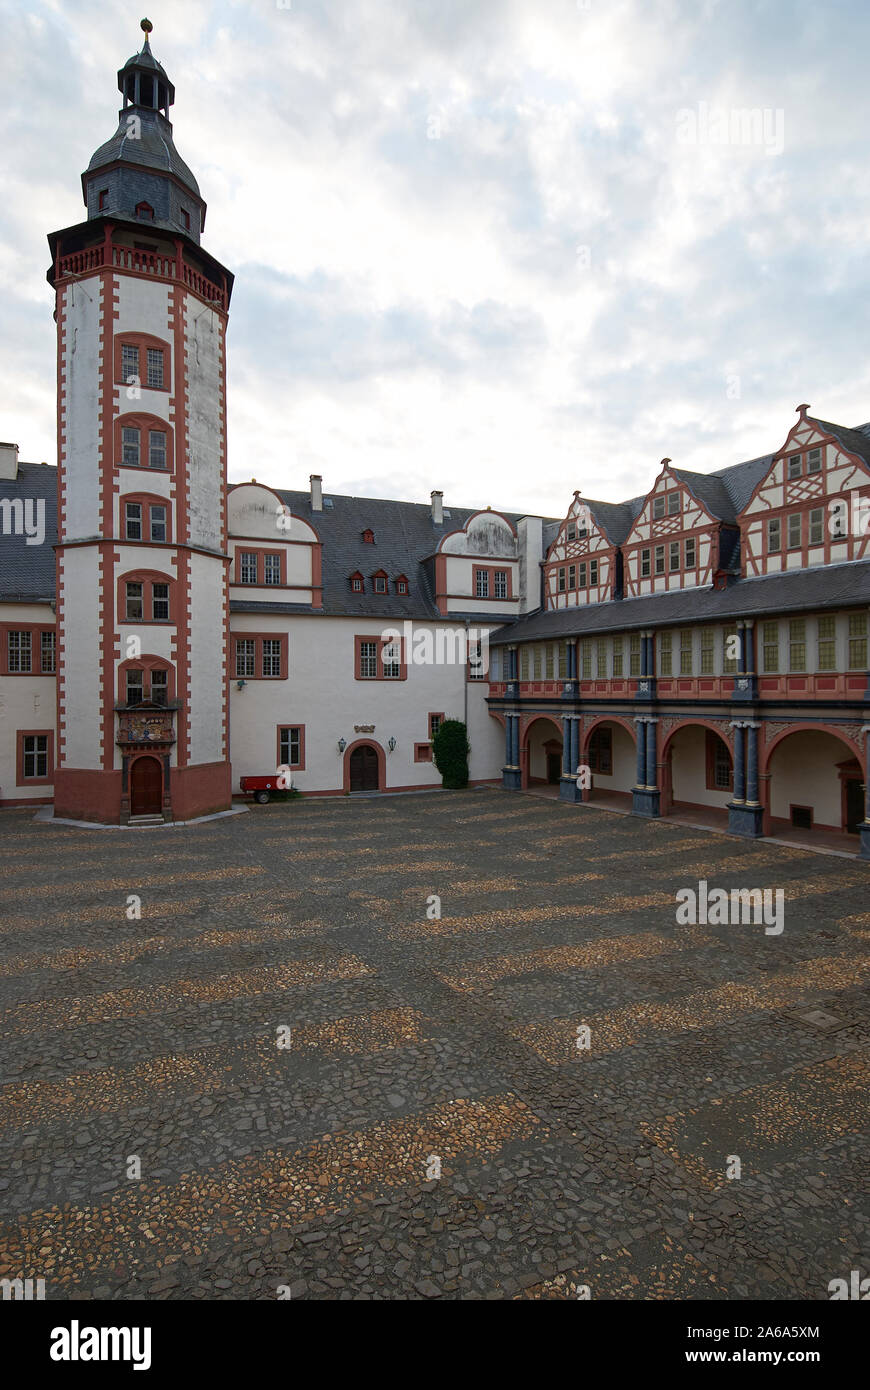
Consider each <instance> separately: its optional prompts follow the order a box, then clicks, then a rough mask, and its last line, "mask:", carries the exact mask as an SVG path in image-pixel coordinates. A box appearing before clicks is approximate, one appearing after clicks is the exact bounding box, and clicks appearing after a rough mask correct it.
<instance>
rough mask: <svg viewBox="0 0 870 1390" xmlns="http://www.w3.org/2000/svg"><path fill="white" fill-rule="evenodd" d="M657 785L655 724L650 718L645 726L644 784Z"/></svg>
mask: <svg viewBox="0 0 870 1390" xmlns="http://www.w3.org/2000/svg"><path fill="white" fill-rule="evenodd" d="M657 785H658V777H657V775H656V725H655V720H654V719H651V720H650V722H649V723H648V724H647V726H646V786H648V787H655V786H657Z"/></svg>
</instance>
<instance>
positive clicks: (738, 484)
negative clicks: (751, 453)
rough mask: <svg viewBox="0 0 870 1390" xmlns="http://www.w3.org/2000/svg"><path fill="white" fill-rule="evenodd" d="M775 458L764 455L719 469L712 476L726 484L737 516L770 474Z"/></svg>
mask: <svg viewBox="0 0 870 1390" xmlns="http://www.w3.org/2000/svg"><path fill="white" fill-rule="evenodd" d="M773 458H774V456H773V454H762V455H761V457H760V458H757V459H747V460H746V462H745V463H734V464H732V465H731V467H730V468H719V469H717V470H716V471H715V472H714V473H711V474H710V477H711V478H721V479H722V481H723V483H724V484H725V488H726V490H727V492H728V496H729V497H730V498H731V504H732V506H733V508H734V515H735V516H737V515H738V513H740V512H742V511H743V508H744V507H745V506H746V505H747V504H748V502H749V499H750V497H751V496H752V494H753V492H754V491H755V489H756V488H757V487H758V484H759V483H760V482H761V480H762V478H764V477H766V475H767V474H768V473H769V472H770V468H771V465H772V463H773Z"/></svg>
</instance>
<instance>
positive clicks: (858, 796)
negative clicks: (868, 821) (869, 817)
mask: <svg viewBox="0 0 870 1390" xmlns="http://www.w3.org/2000/svg"><path fill="white" fill-rule="evenodd" d="M863 819H864V783H863V782H862V781H861V780H860V778H858V777H849V778H848V779H847V781H846V830H847V831H848V833H849V834H850V835H857V834H858V826H859V825H860V824H861V822H862V821H863Z"/></svg>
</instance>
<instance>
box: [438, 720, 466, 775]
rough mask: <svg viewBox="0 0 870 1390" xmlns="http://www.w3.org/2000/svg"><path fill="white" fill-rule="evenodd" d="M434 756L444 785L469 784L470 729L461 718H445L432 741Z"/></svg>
mask: <svg viewBox="0 0 870 1390" xmlns="http://www.w3.org/2000/svg"><path fill="white" fill-rule="evenodd" d="M432 756H433V757H434V759H435V766H436V767H437V769H438V771H439V772H440V773H441V782H442V785H443V786H445V787H453V788H459V787H467V786H468V731H467V729H466V727H465V725H464V724H463V723H462V721H461V719H445V720H444V722H443V723H442V724H441V726H440V728H439V729H438V732H437V733H436V735H435V738H434V739H433V741H432Z"/></svg>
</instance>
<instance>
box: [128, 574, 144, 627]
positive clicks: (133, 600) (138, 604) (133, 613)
mask: <svg viewBox="0 0 870 1390" xmlns="http://www.w3.org/2000/svg"><path fill="white" fill-rule="evenodd" d="M125 588H126V591H127V603H126V611H125V615H124V616H125V617H126V619H127V622H141V621H142V619H143V617H144V616H145V612H144V606H143V601H142V584H141V583H139V582H138V581H136V582H131V583H128V584H127V585H125Z"/></svg>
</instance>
